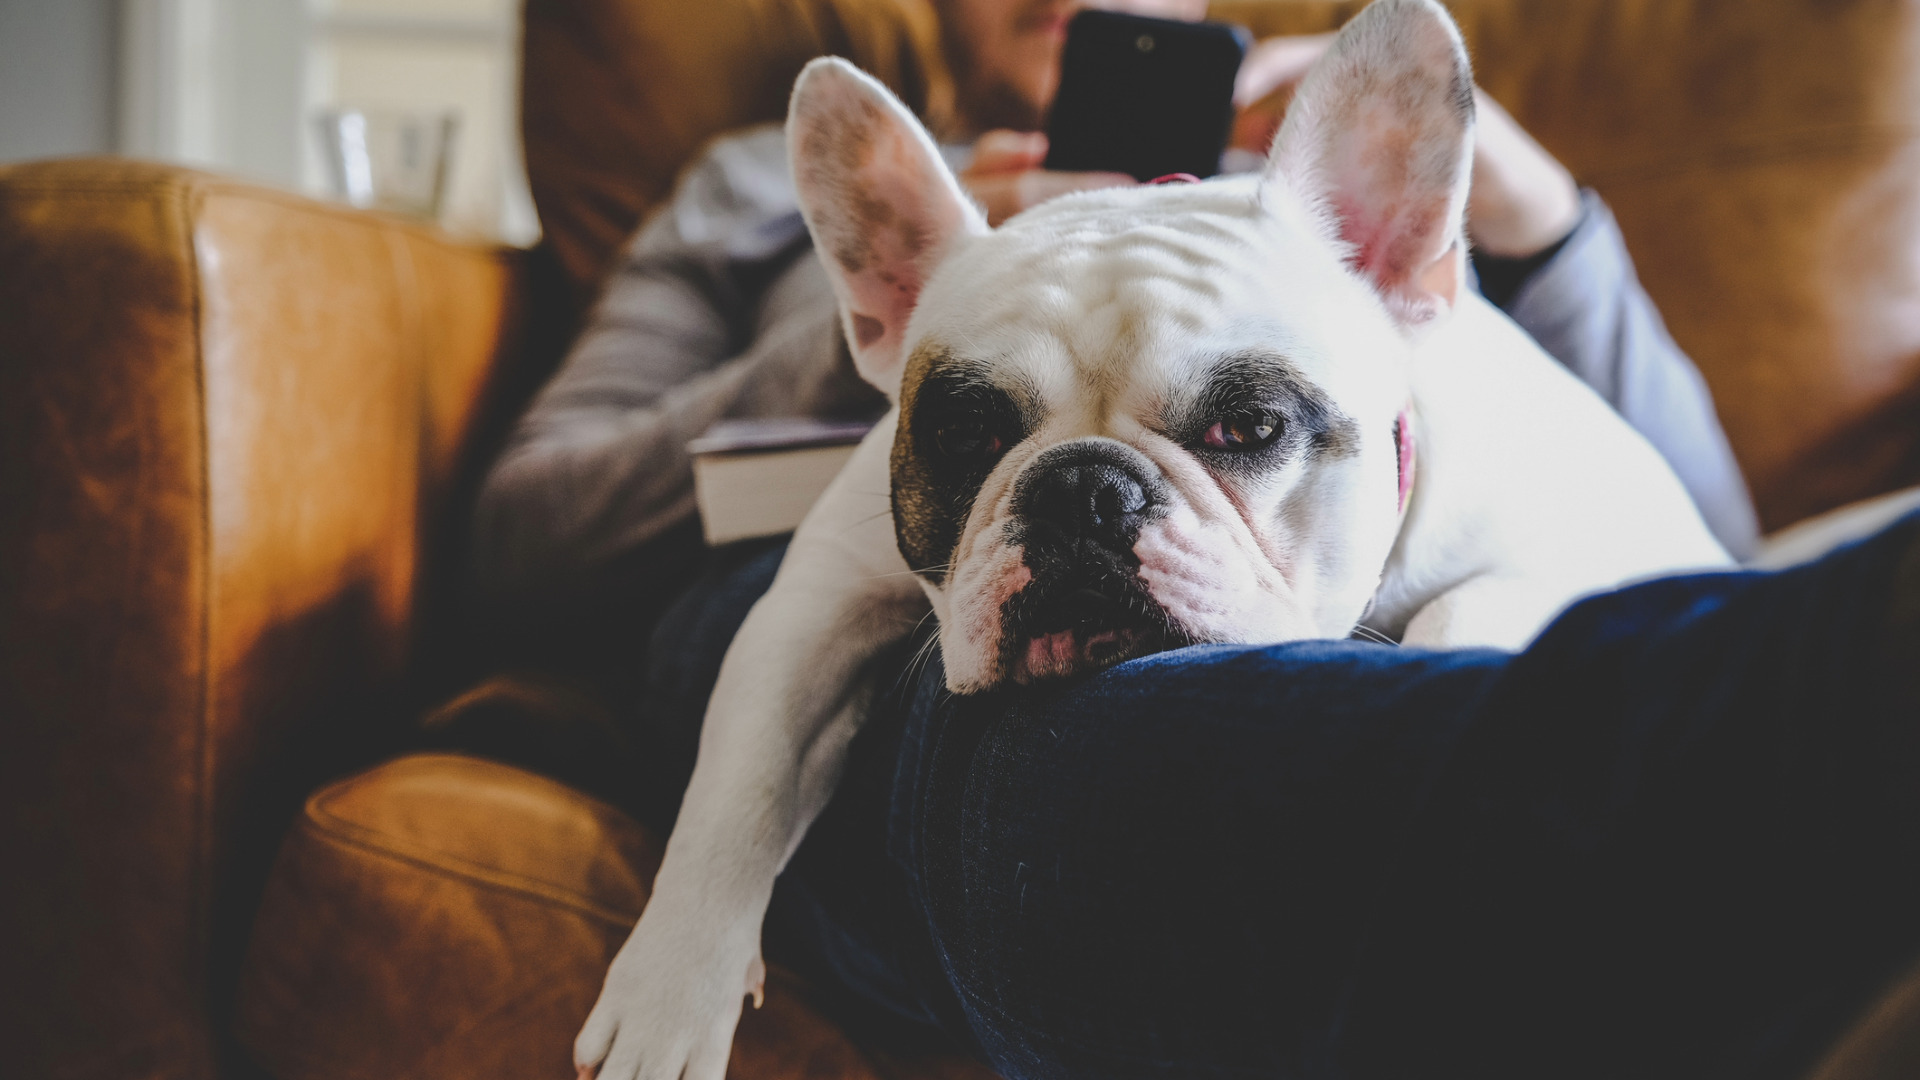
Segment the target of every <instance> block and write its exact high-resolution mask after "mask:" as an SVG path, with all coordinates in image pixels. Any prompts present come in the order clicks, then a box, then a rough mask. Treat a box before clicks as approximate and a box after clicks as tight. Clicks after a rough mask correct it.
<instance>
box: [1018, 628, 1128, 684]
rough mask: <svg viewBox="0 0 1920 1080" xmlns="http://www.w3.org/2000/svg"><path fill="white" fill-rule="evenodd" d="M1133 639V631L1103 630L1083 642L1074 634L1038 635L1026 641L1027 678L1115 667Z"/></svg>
mask: <svg viewBox="0 0 1920 1080" xmlns="http://www.w3.org/2000/svg"><path fill="white" fill-rule="evenodd" d="M1133 639H1134V634H1133V632H1132V631H1130V630H1101V631H1099V632H1098V633H1094V634H1090V635H1087V636H1086V637H1084V638H1083V637H1081V636H1080V635H1079V634H1078V633H1077V632H1075V631H1072V630H1056V631H1054V632H1053V633H1051V634H1038V635H1036V636H1034V637H1033V638H1031V639H1029V640H1028V641H1027V671H1026V675H1027V678H1029V679H1048V678H1054V677H1056V676H1060V675H1071V674H1073V673H1074V672H1076V671H1083V670H1085V669H1087V668H1090V667H1097V666H1100V665H1102V664H1109V663H1112V662H1113V661H1114V660H1115V659H1117V658H1118V657H1119V656H1120V655H1121V654H1122V653H1124V652H1125V651H1126V650H1127V649H1128V648H1130V647H1132V645H1133Z"/></svg>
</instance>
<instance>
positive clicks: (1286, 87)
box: [1233, 34, 1333, 154]
mask: <svg viewBox="0 0 1920 1080" xmlns="http://www.w3.org/2000/svg"><path fill="white" fill-rule="evenodd" d="M1332 44H1333V35H1332V34H1297V35H1290V36H1287V37H1271V38H1267V39H1266V40H1265V41H1260V42H1256V43H1255V44H1254V46H1253V48H1251V49H1248V50H1247V58H1246V60H1244V61H1242V62H1241V64H1240V74H1238V75H1236V76H1235V77H1234V80H1233V107H1234V109H1235V110H1236V115H1235V118H1234V124H1233V145H1234V146H1237V147H1239V148H1240V149H1242V150H1252V151H1254V152H1255V153H1260V154H1264V153H1266V152H1267V150H1268V148H1270V147H1271V146H1272V145H1273V137H1274V135H1275V134H1277V133H1278V132H1279V130H1280V122H1281V121H1282V120H1283V119H1285V118H1286V115H1287V105H1288V104H1289V103H1291V102H1292V101H1293V92H1294V91H1295V90H1297V89H1299V88H1300V80H1301V79H1304V78H1306V77H1307V71H1308V70H1309V69H1311V68H1312V67H1313V65H1314V62H1315V61H1317V60H1319V59H1320V57H1321V55H1322V54H1324V53H1325V52H1326V51H1327V46H1329V45H1332Z"/></svg>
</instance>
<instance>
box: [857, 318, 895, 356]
mask: <svg viewBox="0 0 1920 1080" xmlns="http://www.w3.org/2000/svg"><path fill="white" fill-rule="evenodd" d="M886 332H887V328H886V326H885V324H883V323H882V322H881V321H880V320H879V319H876V318H874V317H873V316H871V315H860V314H855V315H854V317H853V337H854V344H855V345H857V346H858V347H860V348H862V349H864V348H866V347H867V346H869V345H872V344H873V343H874V342H876V341H879V340H880V338H881V335H883V334H885V333H886Z"/></svg>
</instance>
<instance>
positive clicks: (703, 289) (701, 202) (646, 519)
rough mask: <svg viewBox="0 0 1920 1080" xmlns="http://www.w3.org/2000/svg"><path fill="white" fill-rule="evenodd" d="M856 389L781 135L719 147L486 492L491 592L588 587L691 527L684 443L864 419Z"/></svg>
mask: <svg viewBox="0 0 1920 1080" xmlns="http://www.w3.org/2000/svg"><path fill="white" fill-rule="evenodd" d="M875 399H876V395H875V394H874V392H873V391H871V390H870V389H869V388H866V387H865V386H864V384H861V383H859V381H858V378H857V376H856V375H855V374H854V372H853V368H852V364H851V361H850V360H849V359H848V358H847V355H846V349H845V346H844V344H843V343H842V339H841V332H840V327H839V322H838V309H837V306H836V304H835V302H834V299H833V295H832V292H831V288H830V286H829V284H828V282H827V280H826V275H825V273H824V272H823V271H822V270H821V268H820V266H819V262H818V260H817V259H815V258H814V256H813V254H812V250H811V247H810V244H809V242H808V238H807V234H806V228H805V226H804V224H803V223H802V222H801V220H800V215H799V212H798V210H797V208H796V206H795V203H794V196H793V191H792V185H791V183H790V182H789V181H788V179H787V170H786V150H785V140H784V137H783V136H782V134H781V132H780V130H779V129H778V128H777V127H776V128H763V129H756V130H754V131H750V132H747V133H744V134H742V135H738V136H734V137H731V138H728V139H724V140H721V141H720V142H718V143H716V144H715V145H714V146H713V147H712V148H711V149H710V150H709V151H708V152H707V154H706V155H705V156H704V157H702V158H701V159H700V161H698V162H697V163H696V164H695V165H694V166H693V167H692V168H691V169H690V170H689V171H688V173H687V174H686V175H685V177H684V178H683V179H682V181H681V183H680V186H679V188H678V189H677V190H676V192H675V194H674V197H673V199H672V201H671V202H670V203H669V204H668V205H667V206H666V207H665V208H663V210H662V211H661V212H660V213H659V214H657V215H656V216H655V217H654V218H653V219H652V220H651V221H650V222H649V223H648V224H647V226H646V227H645V228H644V229H642V230H641V231H640V232H639V233H638V234H637V235H636V236H635V237H634V239H633V241H632V242H631V243H630V244H629V246H628V248H627V250H626V252H625V253H624V255H623V258H622V261H621V263H620V265H619V267H618V268H617V269H616V271H615V273H614V275H613V276H612V277H611V278H610V279H609V281H608V282H607V285H606V287H605V289H604V291H603V293H602V295H601V298H600V300H599V302H598V304H597V305H596V306H595V308H594V310H593V312H592V314H591V316H590V317H589V319H588V323H587V326H586V328H585V330H584V331H583V332H582V334H581V337H580V339H579V341H578V342H577V343H576V344H575V345H574V347H573V350H572V352H571V353H570V354H569V355H568V356H567V358H566V359H565V361H564V362H563V363H562V364H561V366H560V369H559V370H558V371H557V372H556V373H555V374H554V376H553V378H552V379H551V380H550V381H549V382H548V384H547V385H546V386H545V387H544V388H543V389H542V390H541V391H540V393H539V394H538V395H537V396H536V397H535V399H534V400H533V402H532V404H531V406H530V407H529V408H528V410H527V412H526V414H525V415H524V416H523V417H522V418H521V419H520V421H519V423H518V424H517V426H516V427H515V429H514V431H513V433H512V435H511V437H510V439H509V441H508V444H507V446H506V448H505V450H504V452H503V453H502V455H501V457H500V459H499V460H498V461H497V462H496V463H495V464H494V466H493V468H492V469H491V470H490V471H489V473H488V475H487V477H486V480H485V482H484V484H483V486H482V488H481V492H480V497H479V502H478V506H477V508H476V514H475V532H474V570H475V575H476V579H477V584H478V585H479V586H480V588H481V589H482V591H483V592H484V593H486V594H489V595H493V596H496V597H499V596H516V595H525V594H527V593H529V592H531V591H535V590H539V591H552V590H562V591H569V592H571V591H575V590H579V589H593V588H594V587H595V586H596V578H597V577H598V576H599V575H601V574H602V572H603V571H605V570H606V568H608V567H610V566H611V565H612V564H613V563H614V561H615V560H617V559H620V558H621V557H623V556H626V555H629V554H631V553H633V552H636V551H638V550H640V549H641V548H642V547H643V546H644V545H646V544H647V543H648V542H649V541H651V540H653V539H655V538H658V537H660V536H661V535H662V534H664V533H666V532H667V531H668V530H670V529H672V528H673V527H674V526H676V525H679V524H682V523H685V522H687V521H689V520H691V519H692V518H693V516H694V505H693V474H692V465H691V462H690V460H689V458H688V455H687V453H686V445H687V442H688V440H690V439H692V438H694V437H695V436H697V435H699V434H700V433H701V432H702V431H704V430H705V429H706V428H707V427H708V426H709V425H711V424H712V423H713V422H714V421H715V420H718V419H721V418H724V417H756V416H795V415H831V414H835V413H840V414H857V413H860V412H861V411H863V410H871V409H872V408H873V405H874V401H875Z"/></svg>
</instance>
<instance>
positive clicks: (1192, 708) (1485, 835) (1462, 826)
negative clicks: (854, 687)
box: [653, 517, 1920, 1080]
mask: <svg viewBox="0 0 1920 1080" xmlns="http://www.w3.org/2000/svg"><path fill="white" fill-rule="evenodd" d="M779 554H780V553H779V551H778V550H768V551H761V552H759V553H757V554H756V555H754V556H753V557H750V558H745V559H743V560H739V561H737V562H736V564H735V565H734V566H732V567H730V568H729V569H728V570H727V571H726V572H724V573H720V574H717V575H715V576H713V577H712V578H710V579H709V580H707V581H705V582H703V583H702V584H701V586H700V587H699V588H697V589H695V590H694V592H693V593H692V594H691V595H689V596H688V597H687V598H686V599H685V601H683V603H682V604H681V605H680V607H679V608H678V609H676V610H675V611H674V612H673V613H672V614H671V615H670V616H669V617H668V619H667V621H666V623H665V624H663V629H662V633H661V634H660V635H659V639H658V640H657V642H656V650H655V652H654V654H653V656H654V661H653V662H654V664H655V668H654V673H653V685H654V687H655V690H656V696H655V705H656V707H657V708H658V709H659V711H660V715H661V716H662V717H663V718H665V719H663V720H662V723H663V724H664V725H666V726H669V727H671V726H673V725H674V724H678V725H680V729H681V730H682V731H683V732H684V731H694V732H697V727H698V722H699V713H700V711H701V706H702V705H703V704H704V700H705V696H706V693H707V692H708V690H710V688H711V686H712V682H713V677H714V674H715V672H717V670H718V666H719V658H720V655H721V654H722V653H723V652H724V650H725V647H726V642H727V639H728V638H730V637H731V634H732V631H733V628H735V627H737V626H738V623H739V621H740V619H741V618H743V617H744V616H745V613H746V609H747V608H748V607H749V606H751V603H752V601H753V599H754V598H756V597H757V596H758V595H759V594H760V592H761V591H763V590H764V589H765V587H766V585H767V583H768V581H770V579H771V576H772V572H773V569H774V568H775V567H776V566H777V565H778V557H779ZM910 655H911V651H910V650H903V652H902V655H901V657H900V658H899V659H898V661H897V662H896V664H895V667H896V669H897V670H898V671H899V672H900V673H901V675H900V680H899V683H898V686H897V687H896V691H895V693H893V694H892V695H890V696H889V697H887V698H886V699H885V700H884V701H883V702H882V705H881V707H880V708H879V709H878V710H877V712H876V715H875V716H874V717H873V719H872V720H871V721H870V723H869V725H868V727H867V728H866V729H865V730H864V731H863V732H862V733H861V735H860V736H859V738H858V739H857V740H856V742H855V746H854V749H853V754H852V759H851V761H850V762H849V766H848V769H847V775H846V778H845V780H844V782H843V785H842V788H841V789H840V791H839V793H838V794H837V795H836V797H835V799H834V801H833V803H832V805H831V806H830V807H829V808H828V810H827V811H826V813H825V814H824V815H823V816H822V818H821V820H820V821H819V822H818V823H817V824H816V825H815V827H814V828H813V830H812V831H811V833H810V834H809V837H808V839H807V841H806V842H805V843H804V844H803V845H802V847H801V849H800V851H799V853H798V854H797V855H796V856H795V858H794V860H793V863H792V864H791V865H790V866H789V867H788V869H787V871H786V873H785V874H783V876H782V879H781V882H780V885H779V888H778V889H777V890H776V896H775V901H774V906H773V910H772V912H771V913H770V915H769V922H768V930H767V949H768V954H769V956H770V957H772V958H775V959H783V960H785V961H786V962H787V963H789V964H792V965H794V966H797V967H799V968H800V969H801V970H802V971H803V972H805V973H806V974H808V975H810V976H811V977H812V978H813V979H814V981H815V982H816V984H818V985H820V986H822V987H824V988H826V989H827V990H829V991H830V992H832V993H833V994H835V995H837V997H838V1001H837V1004H836V1006H835V1007H836V1009H838V1010H839V1011H840V1012H841V1013H842V1015H843V1018H845V1019H847V1020H848V1022H849V1023H850V1024H853V1025H855V1026H856V1027H857V1028H864V1029H865V1030H868V1031H871V1032H874V1033H879V1032H883V1031H884V1032H889V1033H892V1034H895V1035H899V1036H900V1037H913V1034H914V1033H915V1032H919V1033H924V1034H926V1035H928V1036H929V1037H933V1036H936V1035H937V1037H941V1038H945V1039H947V1040H950V1041H952V1042H953V1043H956V1044H958V1045H962V1046H965V1047H967V1048H969V1049H971V1050H972V1051H973V1052H975V1053H977V1054H979V1055H980V1056H982V1057H983V1058H984V1059H985V1060H986V1061H987V1062H988V1063H989V1064H991V1065H993V1066H994V1067H995V1068H997V1069H998V1070H999V1071H1000V1072H1001V1073H1003V1074H1004V1075H1006V1076H1008V1077H1012V1078H1024V1077H1168V1076H1196V1077H1223V1076H1238V1075H1255V1074H1257V1075H1261V1076H1286V1077H1295V1076H1298V1077H1355V1078H1372V1077H1380V1078H1402V1077H1474V1078H1481V1080H1495V1078H1513V1080H1523V1078H1524V1080H1535V1078H1539V1077H1556V1078H1576V1080H1577V1078H1583V1077H1669V1076H1671V1077H1676V1078H1678V1077H1769V1078H1772V1077H1778V1078H1787V1077H1795V1076H1798V1075H1800V1074H1802V1073H1803V1072H1804V1071H1805V1070H1806V1069H1807V1068H1808V1066H1809V1065H1810V1064H1811V1063H1812V1062H1813V1061H1814V1060H1815V1059H1816V1058H1817V1057H1818V1056H1819V1054H1820V1053H1821V1052H1822V1051H1823V1050H1824V1049H1826V1048H1827V1047H1828V1046H1829V1045H1830V1044H1831V1043H1832V1041H1833V1040H1834V1039H1835V1038H1836V1037H1837V1035H1838V1034H1839V1033H1840V1032H1841V1031H1842V1030H1843V1029H1844V1027H1845V1026H1846V1024H1847V1023H1848V1022H1849V1021H1850V1020H1851V1019H1853V1018H1854V1017H1856V1016H1857V1015H1858V1014H1859V1013H1860V1012H1861V1011H1862V1010H1863V1009H1864V1007H1865V1006H1866V1004H1867V1003H1868V1002H1869V1001H1870V1000H1871V999H1872V997H1873V996H1874V995H1875V994H1876V992H1877V991H1879V990H1880V989H1881V988H1882V987H1884V986H1885V984H1886V983H1887V982H1888V980H1889V979H1891V978H1892V977H1894V976H1895V975H1897V974H1898V973H1900V972H1901V971H1902V970H1904V969H1905V968H1906V967H1907V966H1908V965H1909V964H1911V963H1912V962H1913V961H1914V960H1915V958H1916V956H1920V517H1916V518H1910V519H1908V520H1907V521H1905V522H1903V523H1901V524H1900V525H1897V526H1895V527H1894V528H1893V529H1891V530H1889V531H1888V532H1886V533H1883V534H1881V535H1880V536H1878V537H1876V538H1874V539H1872V540H1870V541H1868V542H1866V543H1864V544H1860V545H1856V546H1854V547H1851V548H1848V549H1846V550H1843V551H1841V552H1838V553H1836V554H1834V555H1832V556H1830V557H1828V558H1827V559H1825V560H1823V561H1821V562H1818V563H1815V564H1812V565H1809V566H1806V567H1801V568H1798V569H1795V570H1791V571H1787V572H1784V573H1779V574H1757V573H1728V574H1715V575H1706V576H1694V577H1683V578H1672V579H1667V580H1663V581H1656V582H1652V583H1648V584H1644V585H1639V586H1635V587H1632V588H1628V589H1623V590H1620V591H1618V592H1615V593H1611V594H1607V595H1604V596H1600V597H1597V598H1594V599H1590V600H1587V601H1585V602H1583V603H1581V604H1579V605H1577V606H1575V607H1574V608H1573V609H1571V610H1570V611H1568V612H1567V613H1566V614H1564V615H1563V616H1561V617H1560V618H1559V619H1558V620H1557V621H1556V622H1555V623H1554V624H1553V625H1552V626H1551V627H1550V628H1549V629H1548V630H1547V631H1546V632H1545V633H1544V634H1543V635H1542V636H1541V637H1540V638H1539V640H1537V641H1536V642H1535V643H1533V644H1532V645H1531V646H1530V647H1529V648H1528V649H1527V650H1526V651H1525V652H1522V653H1520V654H1517V655H1512V654H1507V653H1501V652H1493V651H1485V650H1473V651H1455V652H1435V651H1425V650H1418V649H1402V648H1391V647H1386V646H1381V645H1375V644H1370V643H1366V642H1358V641H1331V642H1329V641H1319V642H1298V643H1294V644H1289V645H1280V646H1265V647H1233V646H1212V647H1200V648H1192V649H1184V650H1180V651H1178V652H1170V653H1164V654H1161V655H1158V656H1153V657H1149V658H1145V659H1141V660H1136V661H1133V662H1130V663H1127V664H1123V665H1120V666H1118V667H1115V668H1113V669H1111V670H1109V671H1106V672H1103V673H1101V674H1099V675H1096V676H1093V677H1090V678H1086V679H1083V680H1079V681H1076V682H1071V683H1066V684H1061V685H1054V686H1046V687H1036V688H1027V689H1020V690H1013V691H1008V692H1004V693H996V694H990V695H982V696H977V697H969V698H956V697H954V696H952V695H950V694H948V693H946V692H945V690H944V689H943V688H942V686H943V682H942V674H941V672H940V669H939V663H938V659H937V656H936V657H935V658H934V660H933V661H932V662H930V663H927V664H925V666H924V667H916V666H913V665H910V664H909V662H908V658H909V656H910ZM689 725H690V726H689ZM682 738H684V735H683V736H682ZM686 760H687V762H688V764H689V765H690V762H691V754H690V752H688V753H687V755H686ZM876 1037H877V1036H876Z"/></svg>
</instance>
